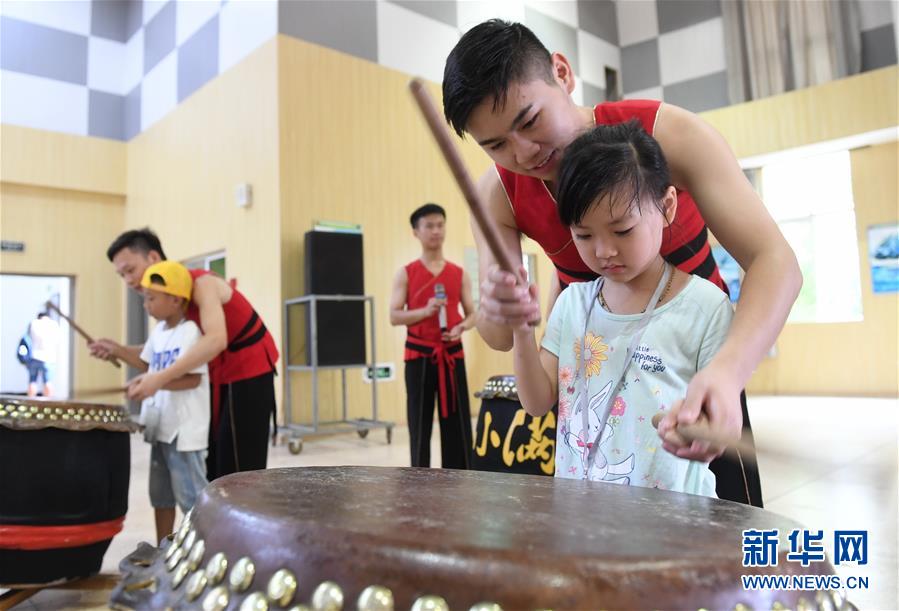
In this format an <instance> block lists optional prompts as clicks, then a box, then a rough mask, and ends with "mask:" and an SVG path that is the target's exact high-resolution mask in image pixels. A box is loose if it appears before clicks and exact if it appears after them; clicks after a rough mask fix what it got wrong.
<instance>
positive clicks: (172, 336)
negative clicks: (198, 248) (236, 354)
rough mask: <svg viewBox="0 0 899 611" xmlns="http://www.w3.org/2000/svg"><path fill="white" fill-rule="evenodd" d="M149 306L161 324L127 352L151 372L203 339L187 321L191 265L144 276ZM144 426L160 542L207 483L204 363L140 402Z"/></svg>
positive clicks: (171, 265) (160, 267) (157, 267)
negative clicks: (136, 350) (137, 355)
mask: <svg viewBox="0 0 899 611" xmlns="http://www.w3.org/2000/svg"><path fill="white" fill-rule="evenodd" d="M140 285H141V286H142V287H143V288H144V308H145V309H146V310H147V313H148V314H149V315H150V316H152V317H153V318H155V319H156V320H157V321H159V322H157V323H156V326H155V327H153V331H152V332H151V333H150V337H149V338H148V339H147V343H146V344H144V346H143V349H142V350H141V353H140V358H135V357H134V354H133V353H126V354H123V356H124V357H125V360H126V361H128V363H129V364H130V365H132V366H133V367H135V368H137V369H139V370H141V371H144V372H146V371H149V372H151V373H153V372H157V371H162V370H164V369H167V368H168V367H169V366H171V365H172V364H173V363H174V362H175V361H177V360H178V358H179V357H180V356H181V355H183V354H184V353H185V352H187V351H188V350H189V349H190V348H191V346H193V345H194V344H196V343H197V340H199V339H200V328H199V327H198V326H197V325H196V323H194V322H193V321H191V320H188V318H187V305H188V303H190V297H191V290H192V288H193V278H191V275H190V272H189V271H188V270H187V268H186V267H184V266H183V265H181V264H180V263H176V262H174V261H160V262H159V263H155V264H153V265H151V266H150V267H148V268H147V269H146V271H145V272H144V275H143V277H142V278H141V282H140ZM140 422H141V424H143V425H144V440H145V441H147V442H148V443H150V444H151V448H152V449H151V450H150V503H151V504H152V505H153V509H154V512H155V517H156V540H157V541H159V540H161V539H162V538H163V537H164V536H165V535H166V534H168V533H170V532H172V530H173V527H174V522H175V505H176V504H177V505H178V506H179V507H180V508H181V511H182V512H185V513H186V512H187V511H188V510H189V509H190V508H191V507H193V505H194V502H196V499H197V496H198V495H199V494H200V491H201V490H202V489H203V488H204V487H205V486H206V484H207V483H208V482H207V480H206V447H207V443H208V441H207V440H208V436H209V379H208V369H207V366H206V365H205V364H203V365H200V366H199V367H196V368H195V369H193V370H191V371H190V372H189V373H186V374H184V375H183V376H181V377H179V378H176V379H175V380H173V381H171V382H169V383H168V384H166V385H165V386H163V387H162V389H161V390H159V391H157V392H156V393H155V394H153V395H151V396H149V397H147V398H146V399H144V400H143V402H142V403H141V408H140Z"/></svg>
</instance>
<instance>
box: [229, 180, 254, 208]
mask: <svg viewBox="0 0 899 611" xmlns="http://www.w3.org/2000/svg"><path fill="white" fill-rule="evenodd" d="M234 200H235V203H236V204H237V207H238V208H247V207H249V206H250V204H252V203H253V185H251V184H249V183H246V182H245V183H241V184H239V185H237V187H236V188H235V189H234Z"/></svg>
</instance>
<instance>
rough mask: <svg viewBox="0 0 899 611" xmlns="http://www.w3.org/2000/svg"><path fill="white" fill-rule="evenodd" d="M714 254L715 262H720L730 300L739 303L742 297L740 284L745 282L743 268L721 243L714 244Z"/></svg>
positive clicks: (719, 265) (719, 267)
mask: <svg viewBox="0 0 899 611" xmlns="http://www.w3.org/2000/svg"><path fill="white" fill-rule="evenodd" d="M712 256H713V257H714V258H715V263H717V264H718V270H719V271H720V272H721V279H722V280H724V284H726V285H727V292H728V293H730V302H731V303H737V300H738V299H739V298H740V286H741V284H742V282H743V270H742V269H740V264H739V263H737V260H736V259H734V258H733V257H732V256H731V254H730V253H729V252H727V251H726V250H724V247H723V246H721V245H720V244H716V245H715V246H712Z"/></svg>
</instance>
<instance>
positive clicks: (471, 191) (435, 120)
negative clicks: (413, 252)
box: [409, 79, 540, 326]
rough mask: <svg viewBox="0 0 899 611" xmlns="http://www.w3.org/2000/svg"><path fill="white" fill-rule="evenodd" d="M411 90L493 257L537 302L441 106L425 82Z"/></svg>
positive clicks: (415, 81) (413, 84)
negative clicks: (474, 180) (506, 243)
mask: <svg viewBox="0 0 899 611" xmlns="http://www.w3.org/2000/svg"><path fill="white" fill-rule="evenodd" d="M409 89H410V91H411V92H412V97H413V98H415V102H416V103H417V104H418V108H419V110H420V111H421V114H422V116H423V117H424V119H425V121H426V122H427V124H428V127H429V128H430V130H431V134H432V135H433V136H434V139H435V140H436V141H437V145H438V146H439V147H440V151H441V152H442V153H443V158H444V159H445V160H446V164H447V165H448V166H449V168H450V171H452V173H453V177H454V178H455V179H456V184H457V185H458V186H459V189H460V190H461V191H462V195H463V196H464V197H465V201H466V202H467V203H468V208H469V209H470V210H471V215H472V217H474V220H475V223H476V224H477V226H478V228H479V229H480V231H481V233H482V234H483V236H484V240H485V241H486V243H487V246H488V247H489V248H490V252H491V253H492V254H493V258H494V259H495V260H496V261H497V263H498V264H499V268H500V270H502V271H503V272H506V273H508V274H510V275H511V276H513V277H514V278H515V281H514V284H517V285H518V286H519V287H521V288H520V289H519V290H523V291H526V292H527V293H529V294H530V298H531V299H532V300H533V301H534V303H536V302H537V287H536V285H533V284H532V285H528V279H527V277H526V273H525V271H524V268H523V267H522V266H521V264H520V263H516V261H515V260H514V259H513V258H512V256H511V255H509V252H508V251H507V250H506V249H505V248H504V247H503V244H502V242H501V241H500V238H499V232H498V231H497V229H496V225H495V224H494V222H493V219H492V218H491V217H490V216H489V215H488V214H487V213H486V211H485V206H484V204H483V202H482V201H481V196H480V195H479V194H478V191H477V189H476V188H475V185H474V182H472V180H471V177H470V176H469V175H468V171H467V170H466V169H465V164H464V163H463V161H462V158H461V157H460V156H459V151H458V150H456V147H455V145H454V144H453V141H452V139H451V138H450V135H449V132H448V131H447V129H446V124H445V123H444V121H443V118H442V117H441V116H440V113H438V112H437V108H436V107H435V106H434V102H433V100H432V99H431V96H430V94H429V93H428V91H427V89H426V88H425V85H424V83H422V82H421V81H420V80H419V79H412V81H411V82H410V83H409ZM507 279H508V278H507ZM523 295H524V294H522V296H523ZM539 322H540V320H539V317H538V318H537V319H535V320H530V321H529V324H531V325H532V326H536V325H537V324H538V323H539Z"/></svg>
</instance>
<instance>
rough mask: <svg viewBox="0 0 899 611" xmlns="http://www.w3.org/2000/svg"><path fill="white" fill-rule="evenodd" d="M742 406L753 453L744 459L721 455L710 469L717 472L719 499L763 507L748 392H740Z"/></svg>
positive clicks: (745, 433)
mask: <svg viewBox="0 0 899 611" xmlns="http://www.w3.org/2000/svg"><path fill="white" fill-rule="evenodd" d="M740 407H742V408H743V441H745V442H748V443H749V445H751V447H752V448H753V452H752V455H751V456H746V455H745V454H744V455H743V456H742V459H743V460H742V461H740V460H738V459H736V458H731V457H730V456H721V457H720V458H716V459H715V460H713V461H712V462H711V463H709V469H711V470H712V473H714V474H715V479H716V480H717V483H716V485H715V492H717V493H718V498H719V499H725V500H727V501H736V502H737V503H743V504H744V505H754V506H756V507H762V483H761V481H759V468H758V463H757V462H756V455H755V441H754V440H753V437H752V425H751V424H750V422H749V411H748V410H747V409H746V392H742V393H740Z"/></svg>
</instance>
